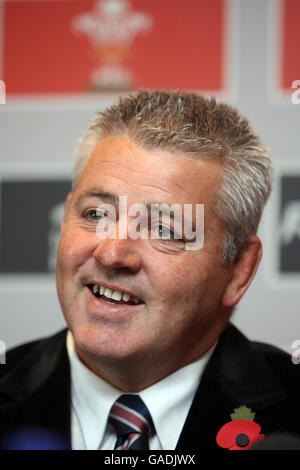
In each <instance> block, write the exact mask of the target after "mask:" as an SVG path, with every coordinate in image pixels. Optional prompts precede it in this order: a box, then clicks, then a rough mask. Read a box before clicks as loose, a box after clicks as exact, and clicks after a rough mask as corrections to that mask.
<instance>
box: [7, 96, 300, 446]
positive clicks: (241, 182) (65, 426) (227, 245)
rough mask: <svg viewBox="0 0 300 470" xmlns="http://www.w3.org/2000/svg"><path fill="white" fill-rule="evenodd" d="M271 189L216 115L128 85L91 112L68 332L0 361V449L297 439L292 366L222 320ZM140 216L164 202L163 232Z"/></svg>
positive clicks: (66, 276) (224, 118)
mask: <svg viewBox="0 0 300 470" xmlns="http://www.w3.org/2000/svg"><path fill="white" fill-rule="evenodd" d="M270 190H271V163H270V159H269V157H268V152H267V150H266V149H265V148H264V147H263V146H262V144H261V142H260V140H259V138H258V137H257V136H256V135H255V134H254V133H253V131H252V130H251V128H250V126H249V124H248V122H247V121H246V120H245V119H243V118H242V117H240V116H239V114H238V112H237V111H236V110H235V109H233V108H231V107H230V106H228V105H225V104H221V103H216V101H215V100H214V99H206V98H203V97H201V96H198V95H196V94H192V93H184V92H165V91H153V92H147V91H141V92H139V93H138V94H136V95H131V96H129V97H127V98H124V99H122V100H120V102H119V103H118V104H117V105H115V106H112V107H111V108H109V109H108V110H107V111H105V112H104V113H99V115H98V116H96V117H95V118H94V120H93V121H92V124H91V126H90V128H89V129H88V131H87V133H86V135H85V136H84V137H83V138H82V139H81V140H80V142H79V145H78V147H77V151H76V163H75V171H74V178H73V187H72V193H70V194H69V195H68V196H67V199H66V204H65V214H64V220H63V223H62V231H61V240H60V245H59V249H58V256H57V290H58V296H59V300H60V304H61V308H62V311H63V314H64V317H65V319H66V323H67V326H68V330H67V331H63V332H60V333H58V334H57V335H55V336H54V337H51V338H47V339H44V340H40V341H37V342H33V343H31V344H27V345H23V346H21V347H18V348H16V349H14V350H12V351H11V352H10V353H9V354H8V356H7V366H6V367H5V368H4V367H3V368H1V374H2V377H1V380H0V391H1V396H0V400H1V408H0V423H1V424H0V428H1V431H2V435H3V436H4V437H3V442H4V444H3V447H5V446H6V448H12V447H13V446H14V445H15V446H16V445H18V446H19V447H18V448H24V447H26V445H29V446H30V445H31V446H33V447H34V446H36V447H37V446H38V444H32V443H31V444H26V442H25V441H26V437H25V438H24V435H25V436H28V435H29V436H30V438H31V439H32V441H33V442H36V441H35V439H37V438H39V439H42V438H43V436H44V437H45V439H44V440H45V441H46V442H47V444H45V446H46V447H47V445H48V446H50V447H51V445H52V448H56V447H59V448H60V445H62V444H61V442H62V441H59V437H58V436H63V439H65V440H64V441H63V442H64V444H63V446H64V445H65V446H66V447H67V448H72V449H108V450H109V449H114V448H116V449H146V448H150V449H151V450H160V449H164V450H174V449H176V451H190V450H193V451H196V450H201V449H221V448H226V447H227V448H231V447H237V448H249V447H250V446H251V445H252V444H253V443H254V442H255V441H256V440H258V439H259V438H261V437H262V436H263V435H268V434H270V433H274V432H278V431H288V432H293V433H300V424H299V423H300V420H299V418H300V413H299V411H298V408H299V407H298V399H299V392H298V391H297V382H296V381H297V380H299V370H298V369H297V367H295V366H294V365H293V364H292V362H291V360H290V358H289V357H288V355H287V354H285V353H283V352H282V351H279V350H278V349H276V348H274V347H271V346H267V345H262V344H258V343H252V342H250V341H248V340H247V339H246V338H245V337H244V336H243V335H242V334H241V333H240V332H238V331H237V329H235V328H234V327H233V326H232V325H231V324H230V323H229V319H230V317H231V315H232V312H233V309H234V307H235V306H236V305H237V303H238V302H239V300H240V299H241V298H242V297H243V295H244V294H245V292H246V290H247V288H248V287H249V285H250V283H251V281H252V279H253V277H254V275H255V273H256V270H257V268H258V265H259V262H260V259H261V256H262V247H261V241H260V239H259V238H258V236H257V235H256V233H257V228H258V225H259V221H260V218H261V214H262V211H263V207H264V204H265V203H266V201H267V199H268V196H269V193H270ZM125 200H126V210H124V201H125ZM120 202H122V204H123V205H120ZM136 205H138V206H136ZM136 207H138V208H139V209H140V210H139V215H138V213H137V212H135V211H134V210H133V209H134V208H136ZM153 207H154V208H155V207H156V208H157V207H158V208H161V209H162V208H163V207H164V208H166V207H168V208H172V211H169V216H170V217H169V219H168V223H167V224H166V223H165V221H166V218H165V217H163V214H162V212H163V211H161V212H160V210H158V212H155V211H152V208H153ZM186 207H190V208H192V210H191V211H189V212H188V211H186V212H185V211H184V210H183V209H184V208H186ZM175 208H177V212H176V210H175ZM197 208H200V209H201V208H204V210H203V212H202V214H204V215H203V218H201V217H200V216H199V218H198V217H197V214H198V215H199V214H201V211H199V212H197ZM144 209H145V210H144ZM181 209H182V210H181ZM134 215H136V216H138V221H139V224H138V225H139V230H138V228H137V225H134V227H135V228H136V231H135V233H134V230H132V227H133V225H132V223H133V221H134V219H135V217H134ZM151 218H153V220H149V219H151ZM182 218H183V219H184V220H183V225H182ZM101 223H102V226H101ZM130 224H131V225H130ZM188 225H190V227H191V229H190V231H188V230H187V231H185V230H182V227H185V226H188ZM99 227H100V228H99ZM124 227H125V228H124ZM130 227H131V230H130ZM199 233H200V236H199V237H198V238H197V236H198V235H199ZM195 234H196V235H195ZM190 235H192V236H190ZM195 236H196V239H197V240H196V241H198V242H199V240H200V242H199V243H198V244H197V243H196V242H195ZM195 243H196V245H195ZM259 307H260V308H261V306H259ZM262 314H263V311H262ZM234 410H236V411H235V415H233V416H234V417H233V418H232V419H234V421H236V422H235V424H234V425H235V429H234V430H232V431H230V432H229V434H230V436H229V437H230V439H229V441H228V438H227V440H226V439H225V440H224V439H223V437H222V432H223V431H222V428H223V426H224V425H226V423H228V422H230V421H231V418H230V415H231V414H232V413H233V412H234ZM236 417H238V418H239V419H242V420H243V421H239V419H237V420H236ZM234 421H232V422H234ZM249 422H250V423H251V426H252V427H253V426H254V427H255V431H251V429H252V428H251V429H250V431H249V430H248V428H245V427H244V426H245V423H246V424H247V423H248V424H249ZM248 424H247V425H248ZM238 425H239V426H240V427H238V428H236V426H238ZM251 426H250V427H251ZM253 429H254V428H253ZM220 430H221V431H220ZM260 430H261V434H260ZM219 431H220V432H221V434H220V432H219ZM22 433H23V434H22ZM20 435H21V437H20ZM41 436H42V437H41ZM49 436H50V437H49ZM217 436H218V437H217ZM24 439H25V441H24ZM57 441H58V443H57ZM15 442H18V443H19V444H15ZM24 442H25V443H24ZM49 442H51V443H53V442H54V443H53V444H49ZM10 446H11V447H10ZM148 446H149V447H148ZM34 448H35V447H34Z"/></svg>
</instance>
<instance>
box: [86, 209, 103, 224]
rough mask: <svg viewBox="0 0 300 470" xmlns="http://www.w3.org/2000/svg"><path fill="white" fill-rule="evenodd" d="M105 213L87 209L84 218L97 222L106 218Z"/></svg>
mask: <svg viewBox="0 0 300 470" xmlns="http://www.w3.org/2000/svg"><path fill="white" fill-rule="evenodd" d="M107 214H108V213H107V211H104V210H101V209H89V210H87V211H86V212H85V213H84V217H86V218H87V219H90V220H94V221H96V222H98V221H99V220H101V219H103V218H104V217H107Z"/></svg>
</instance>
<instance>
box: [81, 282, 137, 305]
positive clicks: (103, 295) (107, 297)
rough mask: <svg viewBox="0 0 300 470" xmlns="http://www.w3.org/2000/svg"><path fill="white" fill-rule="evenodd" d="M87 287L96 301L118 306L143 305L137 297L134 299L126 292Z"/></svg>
mask: <svg viewBox="0 0 300 470" xmlns="http://www.w3.org/2000/svg"><path fill="white" fill-rule="evenodd" d="M87 287H88V288H89V290H90V291H91V292H92V294H93V295H94V297H96V298H97V299H102V300H104V301H105V302H108V303H112V304H118V305H139V304H143V303H144V302H143V301H142V300H140V299H139V298H138V297H134V296H132V295H130V294H128V293H126V292H121V291H117V290H112V289H109V288H108V287H105V286H101V285H96V284H88V286H87Z"/></svg>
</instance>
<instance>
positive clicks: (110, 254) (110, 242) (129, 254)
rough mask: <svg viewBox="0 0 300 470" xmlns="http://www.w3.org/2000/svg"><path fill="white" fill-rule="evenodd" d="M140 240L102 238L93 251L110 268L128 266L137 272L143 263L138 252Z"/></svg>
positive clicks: (100, 261) (96, 257)
mask: <svg viewBox="0 0 300 470" xmlns="http://www.w3.org/2000/svg"><path fill="white" fill-rule="evenodd" d="M137 243H138V240H129V239H110V238H106V239H105V240H102V241H101V242H100V243H99V245H98V246H97V248H96V249H95V250H94V252H93V256H94V258H95V259H96V260H97V261H99V263H101V264H102V265H104V266H106V267H108V268H127V269H129V270H130V271H131V272H137V271H138V270H139V269H140V267H141V264H142V259H141V256H140V254H139V253H138V252H137V249H136V248H137Z"/></svg>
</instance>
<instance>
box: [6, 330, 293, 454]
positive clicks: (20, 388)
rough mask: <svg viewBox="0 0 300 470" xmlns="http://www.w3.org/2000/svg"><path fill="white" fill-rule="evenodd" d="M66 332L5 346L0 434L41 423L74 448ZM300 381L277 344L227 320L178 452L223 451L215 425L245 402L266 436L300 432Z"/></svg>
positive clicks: (204, 374) (224, 419) (218, 425)
mask: <svg viewBox="0 0 300 470" xmlns="http://www.w3.org/2000/svg"><path fill="white" fill-rule="evenodd" d="M65 337H66V330H63V331H61V332H59V333H57V334H56V335H54V336H52V337H49V338H46V339H42V340H38V341H34V342H31V343H27V344H25V345H22V346H19V347H17V348H14V349H12V350H11V351H9V352H8V353H7V356H6V364H5V365H0V435H2V436H6V435H7V432H8V431H9V430H10V429H11V428H18V427H23V426H39V427H42V428H43V429H48V430H52V431H55V432H59V433H60V434H61V435H63V436H65V438H66V440H65V443H64V445H65V447H66V448H69V449H70V448H71V444H70V367H69V361H68V356H67V351H66V345H65ZM299 383H300V364H299V366H298V365H295V364H293V363H292V361H291V357H290V356H289V355H288V354H286V353H285V352H283V351H281V350H279V349H277V348H275V347H273V346H270V345H266V344H263V343H256V342H251V341H249V340H248V339H246V338H245V336H243V335H242V334H241V333H240V332H239V331H238V330H237V329H236V328H235V327H234V326H233V325H231V324H229V325H228V326H227V327H226V328H225V330H224V332H223V333H222V335H221V337H220V340H219V342H218V344H217V347H216V349H215V351H214V353H213V355H212V356H211V358H210V360H209V362H208V364H207V366H206V369H205V371H204V373H203V376H202V380H201V382H200V385H199V387H198V390H197V392H196V395H195V398H194V401H193V403H192V406H191V409H190V412H189V414H188V417H187V420H186V422H185V424H184V427H183V430H182V433H181V435H180V438H179V441H178V444H177V448H176V451H182V452H190V451H198V450H202V449H211V450H216V449H219V450H223V449H221V448H220V447H219V446H218V445H217V444H216V435H217V432H218V430H219V429H220V428H221V427H222V426H223V425H224V424H225V423H227V422H229V421H231V418H230V414H231V413H232V412H233V411H234V408H236V407H238V406H240V405H246V406H248V407H249V408H251V409H252V411H254V412H255V413H256V415H255V419H254V421H255V422H257V423H259V424H260V426H261V432H262V433H264V434H265V435H268V434H270V433H275V432H290V433H296V434H298V435H300V400H299V399H300V392H299ZM170 393H172V391H170ZM170 432H171V430H170ZM2 442H5V440H4V441H3V440H2ZM2 446H3V447H2V448H6V447H5V444H2Z"/></svg>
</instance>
